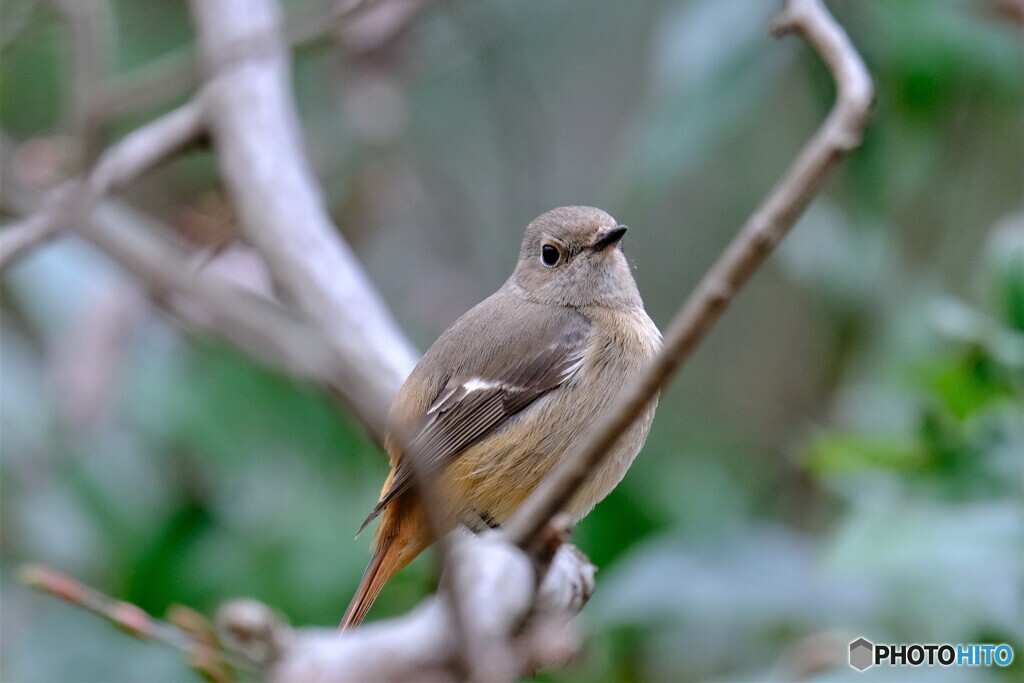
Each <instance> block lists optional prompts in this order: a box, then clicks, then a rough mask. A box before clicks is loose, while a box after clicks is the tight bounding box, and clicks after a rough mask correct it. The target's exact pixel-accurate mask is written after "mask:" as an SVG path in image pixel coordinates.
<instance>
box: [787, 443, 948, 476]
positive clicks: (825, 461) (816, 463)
mask: <svg viewBox="0 0 1024 683" xmlns="http://www.w3.org/2000/svg"><path fill="white" fill-rule="evenodd" d="M927 461H928V452H927V450H926V449H925V447H924V445H923V444H922V443H921V442H920V441H919V440H918V439H917V438H916V437H914V436H912V435H888V436H886V435H865V434H832V433H829V434H820V435H818V436H816V437H814V438H813V439H812V440H811V441H810V443H809V444H808V446H807V462H808V465H809V467H810V469H811V472H812V473H814V474H815V475H817V476H830V475H844V474H851V473H856V472H861V471H864V470H868V469H876V468H877V469H886V470H895V471H904V472H906V471H913V470H920V469H921V468H922V467H923V466H924V465H925V464H926V463H927Z"/></svg>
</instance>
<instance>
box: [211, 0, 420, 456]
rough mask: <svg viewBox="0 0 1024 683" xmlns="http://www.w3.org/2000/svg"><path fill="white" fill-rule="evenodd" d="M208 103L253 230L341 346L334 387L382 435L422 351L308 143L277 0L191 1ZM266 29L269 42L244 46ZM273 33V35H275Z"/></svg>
mask: <svg viewBox="0 0 1024 683" xmlns="http://www.w3.org/2000/svg"><path fill="white" fill-rule="evenodd" d="M191 6H192V11H193V14H194V16H195V21H196V26H197V29H198V33H199V42H200V47H201V53H202V61H203V64H204V68H205V70H206V71H207V73H208V74H209V80H208V82H207V84H206V86H205V87H204V89H203V92H202V103H203V106H204V108H205V111H206V113H207V118H208V119H209V121H210V125H211V128H212V133H213V136H214V140H215V143H216V145H217V151H218V154H217V160H218V162H219V164H220V170H221V174H222V176H223V178H224V182H225V184H226V185H227V187H228V190H229V192H230V194H231V197H232V199H233V200H234V203H235V206H236V208H237V209H238V212H239V215H240V217H241V220H242V227H243V230H244V232H245V234H246V236H247V237H248V238H249V241H250V242H251V243H252V244H253V245H254V246H256V248H257V249H259V251H260V252H261V253H262V254H263V256H264V258H265V259H266V262H267V264H268V266H269V267H270V270H271V273H272V274H273V276H274V279H275V280H276V281H277V283H278V284H279V285H280V286H281V287H282V289H283V290H284V291H285V292H286V293H287V294H288V296H289V297H290V298H291V299H292V300H293V301H294V302H295V303H296V305H297V307H298V308H299V310H301V311H302V313H303V314H304V315H305V316H307V317H308V318H309V319H310V320H312V321H314V322H316V323H317V324H318V326H319V327H320V328H321V329H322V330H323V331H324V334H325V336H326V338H327V340H328V343H329V344H330V346H331V348H332V349H333V350H334V351H335V355H336V363H335V364H334V367H335V368H337V370H338V372H339V377H338V381H337V382H335V383H334V384H335V386H338V387H340V388H342V397H343V398H344V399H345V401H346V402H347V403H348V404H349V405H350V406H351V407H352V408H353V410H354V411H355V412H356V414H357V415H358V416H359V418H360V421H361V422H362V423H363V424H364V425H365V426H366V427H367V428H368V429H369V431H370V432H371V433H372V434H373V435H374V436H376V437H377V438H378V439H379V440H383V436H384V434H385V433H386V429H387V427H386V416H387V411H388V408H389V407H390V405H391V401H392V399H393V398H394V396H395V394H396V393H398V389H399V387H400V386H401V384H402V382H403V381H404V380H405V377H406V376H407V375H408V373H409V371H410V370H411V369H412V367H413V365H414V363H415V359H416V354H415V352H414V351H413V348H412V345H411V344H410V343H409V341H408V340H407V339H406V338H405V336H404V334H403V333H402V332H401V330H400V329H399V328H398V326H397V325H396V324H395V322H394V320H393V319H392V318H391V315H390V313H389V312H388V310H387V308H386V307H385V305H384V303H383V301H382V300H381V298H380V296H379V294H378V293H377V291H376V289H375V288H374V286H373V284H372V283H371V282H370V280H369V278H368V277H367V275H366V273H365V272H364V271H363V269H362V266H361V265H360V264H359V262H358V260H357V259H356V257H355V255H354V254H353V253H352V251H351V250H350V249H349V247H348V246H347V245H346V244H345V243H344V242H343V241H342V240H341V238H340V237H339V235H338V232H337V229H336V228H335V226H334V225H333V224H332V223H331V220H330V218H329V217H328V215H327V212H326V210H325V209H324V205H323V201H322V198H321V197H320V195H319V192H318V189H317V185H316V181H315V179H314V177H313V174H312V172H311V171H310V169H309V164H308V162H307V160H306V158H305V155H304V153H303V150H302V144H301V140H300V136H299V130H298V126H297V114H296V112H295V107H294V104H293V102H292V101H291V96H290V93H289V89H288V80H287V78H288V56H287V52H286V51H285V48H284V41H283V38H282V36H281V29H280V22H281V18H280V16H279V13H278V8H277V6H276V5H275V4H274V3H273V2H271V1H270V0H216V1H214V0H192V2H191ZM255 36H261V37H262V38H263V40H266V41H268V42H267V43H265V48H263V49H261V50H259V51H257V52H252V51H250V50H244V49H243V50H242V52H239V49H240V48H242V47H244V46H246V45H250V44H251V41H252V40H253V38H254V37H255ZM268 36H270V37H272V38H269V39H268Z"/></svg>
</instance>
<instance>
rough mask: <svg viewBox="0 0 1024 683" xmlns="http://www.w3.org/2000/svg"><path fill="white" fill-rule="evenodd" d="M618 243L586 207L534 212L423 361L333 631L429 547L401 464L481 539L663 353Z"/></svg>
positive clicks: (393, 428) (580, 495) (626, 440)
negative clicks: (354, 579) (479, 294)
mask: <svg viewBox="0 0 1024 683" xmlns="http://www.w3.org/2000/svg"><path fill="white" fill-rule="evenodd" d="M625 233H626V226H624V225H621V224H619V223H618V222H616V220H615V219H613V218H612V217H611V216H610V215H608V214H607V213H606V212H604V211H602V210H600V209H597V208H593V207H587V206H565V207H561V208H557V209H553V210H551V211H548V212H547V213H544V214H542V215H540V216H539V217H538V218H536V219H534V220H533V221H532V222H530V224H529V225H528V226H527V227H526V231H525V234H524V236H523V240H522V245H521V247H520V252H519V259H518V263H517V264H516V267H515V269H514V271H513V273H512V275H511V276H510V277H509V278H508V280H507V281H506V282H505V283H504V284H503V285H502V286H501V288H500V289H498V291H497V292H495V293H494V294H492V295H491V296H489V297H488V298H486V299H485V300H483V301H482V302H480V303H479V304H477V305H476V306H474V307H473V308H472V309H470V310H469V311H468V312H466V313H465V314H463V315H462V316H461V317H460V318H459V319H458V320H456V321H455V322H454V323H453V324H452V325H451V327H449V328H448V329H447V330H445V331H444V332H443V333H442V334H441V336H440V337H438V339H437V341H436V342H434V344H433V345H432V346H431V347H430V349H428V350H427V352H426V353H425V354H424V355H423V357H422V358H421V360H420V362H419V363H418V364H417V365H416V367H415V368H414V369H413V371H412V373H411V374H410V375H409V377H408V379H407V380H406V381H405V383H404V384H403V386H402V388H401V389H400V390H399V392H398V395H397V396H396V398H395V400H394V402H393V404H392V406H391V410H390V411H389V414H388V436H387V438H386V439H385V449H386V450H387V452H388V455H389V458H390V462H391V471H390V473H389V474H388V477H387V479H386V480H385V482H384V486H383V488H382V489H381V494H380V498H379V500H378V502H377V504H376V506H374V508H373V510H372V511H371V512H370V514H369V516H368V517H367V518H366V520H365V521H364V522H363V524H362V526H361V527H360V529H359V532H360V533H361V532H362V531H363V529H365V528H366V526H367V525H368V524H369V523H370V522H371V521H372V520H373V519H375V518H376V517H380V522H379V524H378V526H377V529H376V531H375V533H374V538H373V543H372V553H371V558H370V562H369V564H368V565H367V568H366V571H365V572H364V574H363V576H362V579H361V581H360V583H359V587H358V589H357V590H356V593H355V595H354V597H353V598H352V600H351V602H350V604H349V606H348V609H347V610H346V611H345V614H344V617H343V618H342V621H341V625H340V629H341V630H347V629H350V628H353V627H355V626H357V625H358V624H359V623H361V622H362V620H363V619H364V617H365V616H366V614H367V612H368V611H369V609H370V606H371V605H372V604H373V602H374V600H375V599H376V598H377V595H378V594H379V593H380V591H381V588H382V587H383V586H384V584H385V583H386V582H387V581H388V580H389V579H390V578H391V577H392V576H394V575H395V574H396V573H397V572H398V571H399V570H401V569H402V568H403V567H405V566H406V565H407V564H409V562H411V561H412V560H413V559H414V558H415V557H416V556H417V555H419V554H420V553H421V552H422V551H423V550H424V549H426V548H427V547H428V546H429V545H430V544H431V543H433V542H434V540H435V538H434V536H433V533H432V527H431V525H430V523H429V519H428V518H427V516H426V514H425V511H424V509H423V507H422V506H423V502H422V501H421V499H420V496H419V495H417V493H416V490H415V487H414V485H413V484H414V475H415V472H414V470H413V467H412V463H411V462H410V460H409V458H407V457H406V454H407V453H412V454H414V456H410V457H416V458H417V462H418V463H419V464H420V467H422V468H424V469H425V470H426V471H428V472H430V473H431V475H432V476H431V478H432V479H433V480H434V483H435V486H436V491H435V495H433V496H431V498H432V500H435V501H436V502H439V503H440V505H443V506H444V507H445V508H446V509H445V510H444V511H443V514H442V515H439V516H437V518H439V519H446V520H449V525H450V526H451V528H454V527H455V526H456V525H457V524H458V523H462V524H465V525H466V526H467V527H469V528H470V529H471V530H472V531H476V532H479V531H483V530H486V529H488V528H496V527H500V526H501V524H502V523H504V522H505V521H506V520H508V519H509V517H511V515H512V514H513V513H514V512H515V510H516V509H517V508H518V507H519V505H520V504H521V503H522V502H523V501H524V500H526V498H527V497H528V496H529V495H530V494H531V493H532V492H533V491H534V490H535V489H536V488H537V486H538V485H539V484H540V482H541V480H542V479H544V477H545V476H546V475H547V474H548V472H550V471H551V469H552V468H553V467H554V466H555V465H556V464H557V463H558V462H559V460H560V459H561V458H562V457H563V456H564V455H565V454H566V453H567V452H568V451H569V450H570V449H571V447H572V446H573V444H574V443H576V442H577V441H578V440H579V439H581V438H583V436H584V435H585V434H587V432H588V431H589V430H591V429H592V428H593V426H594V425H595V422H596V421H597V420H598V419H600V418H601V416H602V414H603V413H604V412H605V411H606V410H609V409H610V407H611V406H612V405H613V404H614V403H615V401H616V399H617V397H618V396H619V394H620V392H621V391H623V389H624V388H626V387H628V386H629V385H630V383H631V381H632V380H634V378H636V377H637V376H638V375H639V374H640V373H641V372H642V371H643V370H644V368H645V367H646V365H647V364H648V363H649V362H650V361H651V360H652V359H653V357H654V356H655V355H656V354H657V353H658V351H659V350H660V348H661V333H660V332H659V330H658V328H657V326H656V325H655V324H654V322H653V321H652V320H651V319H650V317H649V316H648V315H647V313H646V311H645V310H644V305H643V300H642V299H641V297H640V293H639V290H638V289H637V286H636V283H635V281H634V279H633V275H632V272H631V270H630V266H629V263H628V261H627V259H626V257H625V255H624V253H623V250H622V242H621V240H622V237H623V235H625ZM656 405H657V397H655V398H654V399H653V400H652V402H651V404H650V406H649V407H648V408H647V410H646V412H645V413H644V415H643V416H642V417H641V418H640V419H639V420H637V421H636V422H635V423H634V424H633V425H632V426H631V427H630V429H629V430H628V431H627V432H626V433H625V434H624V435H623V436H622V437H621V438H620V439H619V441H618V443H617V445H616V446H615V447H614V450H613V452H611V453H610V454H609V455H608V457H607V458H605V460H604V461H603V463H602V464H601V465H600V466H599V467H598V468H597V469H596V470H595V471H594V472H593V473H592V474H591V476H590V477H589V479H588V481H587V483H586V484H584V485H583V486H582V487H581V488H580V489H579V491H578V492H577V493H576V494H575V495H574V496H573V497H572V498H571V499H570V500H568V501H567V502H566V504H565V506H564V508H563V512H564V513H565V514H566V515H568V517H569V520H570V522H571V523H575V522H577V521H579V520H580V519H582V518H583V517H584V516H585V515H586V514H587V513H589V512H590V510H591V509H592V508H593V507H594V506H595V505H596V504H597V503H598V502H599V501H601V500H602V499H603V498H604V497H605V496H606V495H608V493H609V492H611V490H612V489H613V488H614V487H615V486H616V485H617V484H618V483H619V481H620V480H621V479H622V477H623V476H624V475H625V473H626V470H627V469H628V468H629V466H630V465H631V464H632V462H633V460H634V458H635V457H636V455H637V454H638V453H639V451H640V449H641V447H642V446H643V443H644V441H645V440H646V438H647V434H648V432H649V431H650V427H651V422H652V420H653V418H654V411H655V407H656ZM449 530H450V529H449ZM357 535H358V534H357Z"/></svg>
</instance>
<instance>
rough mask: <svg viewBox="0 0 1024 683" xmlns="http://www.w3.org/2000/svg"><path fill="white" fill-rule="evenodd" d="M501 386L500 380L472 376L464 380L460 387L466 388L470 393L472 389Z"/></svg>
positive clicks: (478, 389)
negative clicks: (489, 380)
mask: <svg viewBox="0 0 1024 683" xmlns="http://www.w3.org/2000/svg"><path fill="white" fill-rule="evenodd" d="M500 386H502V383H501V382H488V381H487V380H485V379H480V378H479V377H474V378H472V379H469V380H466V381H465V382H463V383H462V388H463V389H465V390H466V393H467V394H471V393H473V392H474V391H480V390H481V389H494V388H495V387H500Z"/></svg>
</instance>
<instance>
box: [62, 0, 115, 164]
mask: <svg viewBox="0 0 1024 683" xmlns="http://www.w3.org/2000/svg"><path fill="white" fill-rule="evenodd" d="M56 5H57V7H58V8H59V10H60V12H61V14H63V15H64V17H65V18H66V19H67V22H68V27H69V28H70V31H71V41H70V43H71V66H70V71H71V76H72V87H71V92H72V126H73V129H74V131H75V140H76V142H77V143H78V153H79V159H80V161H81V163H82V166H88V165H90V164H91V163H92V161H93V159H95V157H96V155H97V154H99V150H100V145H101V136H102V132H103V125H104V115H103V107H104V101H105V99H106V97H105V94H106V93H105V90H106V77H107V74H108V72H109V71H110V56H111V54H112V53H113V52H114V51H115V50H116V46H115V44H114V36H115V32H114V31H113V28H114V27H113V24H114V15H113V8H112V7H111V5H110V2H109V0H57V2H56Z"/></svg>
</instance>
